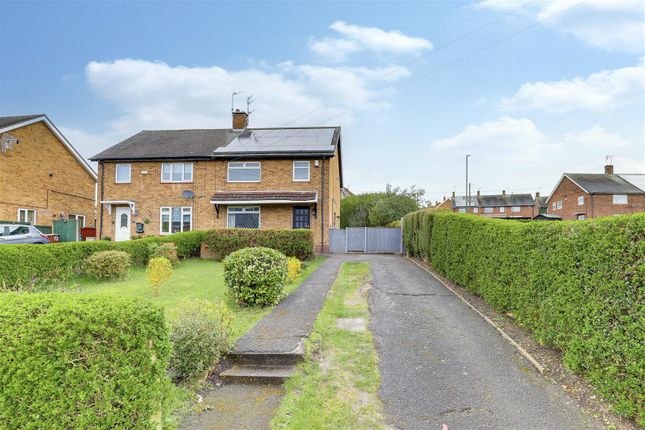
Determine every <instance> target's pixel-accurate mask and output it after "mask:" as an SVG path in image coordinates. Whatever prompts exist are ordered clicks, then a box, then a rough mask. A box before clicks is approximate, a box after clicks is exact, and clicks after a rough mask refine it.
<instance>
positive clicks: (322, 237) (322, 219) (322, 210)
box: [320, 158, 325, 254]
mask: <svg viewBox="0 0 645 430" xmlns="http://www.w3.org/2000/svg"><path fill="white" fill-rule="evenodd" d="M320 168H321V169H322V173H321V175H320V189H321V194H322V195H321V196H320V253H321V254H322V253H323V250H324V246H325V245H324V243H325V159H324V158H323V159H322V163H320Z"/></svg>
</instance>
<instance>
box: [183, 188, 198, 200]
mask: <svg viewBox="0 0 645 430" xmlns="http://www.w3.org/2000/svg"><path fill="white" fill-rule="evenodd" d="M181 195H182V196H183V197H184V198H185V199H194V198H195V193H193V192H192V191H190V190H184V191H182V193H181Z"/></svg>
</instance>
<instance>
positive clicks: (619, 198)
mask: <svg viewBox="0 0 645 430" xmlns="http://www.w3.org/2000/svg"><path fill="white" fill-rule="evenodd" d="M613 201H614V204H615V205H626V204H627V194H614V196H613Z"/></svg>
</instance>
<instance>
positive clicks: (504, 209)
mask: <svg viewBox="0 0 645 430" xmlns="http://www.w3.org/2000/svg"><path fill="white" fill-rule="evenodd" d="M505 212H506V208H505V207H504V206H500V207H499V213H501V214H503V213H505Z"/></svg>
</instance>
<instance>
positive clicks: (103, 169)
mask: <svg viewBox="0 0 645 430" xmlns="http://www.w3.org/2000/svg"><path fill="white" fill-rule="evenodd" d="M99 166H101V198H100V200H99V207H100V208H101V215H100V217H99V218H100V221H99V222H100V223H101V225H100V226H99V239H102V238H103V203H101V202H102V201H103V190H104V186H103V185H104V184H105V164H103V162H102V161H99Z"/></svg>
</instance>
